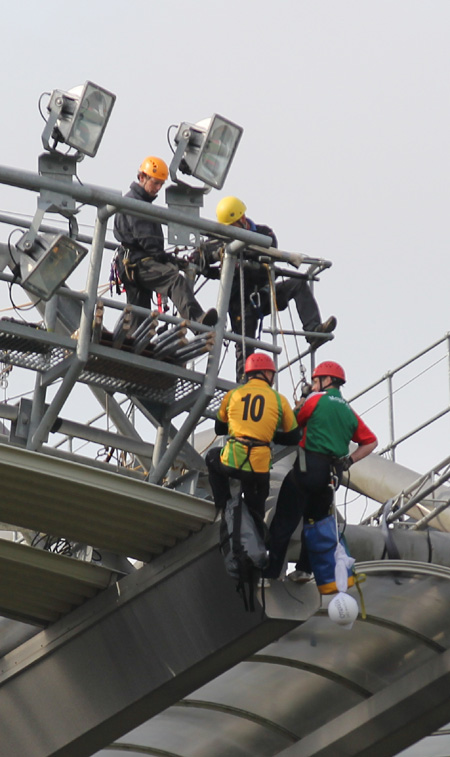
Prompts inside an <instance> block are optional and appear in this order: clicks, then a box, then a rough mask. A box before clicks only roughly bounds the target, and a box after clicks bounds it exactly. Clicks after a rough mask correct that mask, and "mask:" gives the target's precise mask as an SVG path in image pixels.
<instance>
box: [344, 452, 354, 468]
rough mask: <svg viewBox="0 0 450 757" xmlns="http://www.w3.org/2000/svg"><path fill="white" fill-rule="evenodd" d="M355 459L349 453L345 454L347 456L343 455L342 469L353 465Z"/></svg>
mask: <svg viewBox="0 0 450 757" xmlns="http://www.w3.org/2000/svg"><path fill="white" fill-rule="evenodd" d="M354 462H355V461H354V460H353V458H352V457H351V456H350V455H347V457H344V458H343V460H342V470H343V471H346V470H348V469H349V468H350V466H351V465H353V463H354Z"/></svg>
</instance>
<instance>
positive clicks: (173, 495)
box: [0, 445, 215, 561]
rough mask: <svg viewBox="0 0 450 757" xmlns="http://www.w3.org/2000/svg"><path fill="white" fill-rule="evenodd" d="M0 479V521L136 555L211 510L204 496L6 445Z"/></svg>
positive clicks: (168, 542)
mask: <svg viewBox="0 0 450 757" xmlns="http://www.w3.org/2000/svg"><path fill="white" fill-rule="evenodd" d="M0 480H1V482H2V499H1V502H0V521H1V522H3V523H7V524H11V525H12V526H16V527H18V528H25V529H32V530H35V531H40V532H43V533H49V534H53V535H54V536H61V537H65V538H67V539H70V540H74V541H78V542H82V543H85V544H89V545H91V546H95V547H97V548H99V549H102V548H103V549H107V550H109V551H111V552H114V553H116V554H120V555H125V556H126V557H133V558H136V559H139V560H144V561H148V560H150V559H151V558H152V557H153V556H154V555H157V554H161V553H162V552H163V551H164V550H165V549H167V548H168V547H172V546H174V545H175V544H176V543H177V542H179V541H181V540H184V539H186V538H187V537H188V536H189V534H191V533H193V532H196V531H199V530H200V529H201V528H202V526H203V525H204V524H205V523H211V522H212V521H213V520H214V517H215V508H214V505H213V504H212V503H210V502H206V501H205V500H201V499H197V498H196V497H192V496H189V495H187V494H180V493H179V492H175V491H173V490H171V489H165V488H162V487H160V486H155V485H153V484H148V483H145V482H142V481H136V480H133V479H129V478H126V479H124V478H123V477H121V476H119V475H118V474H115V473H110V472H107V471H102V470H97V469H94V468H88V467H87V466H83V465H80V464H78V463H74V462H71V461H67V460H60V459H55V458H51V457H49V456H47V455H43V454H40V453H37V452H30V451H28V450H24V449H21V448H18V447H11V446H9V445H0Z"/></svg>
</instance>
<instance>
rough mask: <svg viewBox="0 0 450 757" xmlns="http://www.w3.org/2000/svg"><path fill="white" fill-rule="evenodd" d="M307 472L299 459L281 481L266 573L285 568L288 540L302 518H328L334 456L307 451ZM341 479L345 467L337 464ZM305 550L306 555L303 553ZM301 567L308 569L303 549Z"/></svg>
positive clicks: (275, 573)
mask: <svg viewBox="0 0 450 757" xmlns="http://www.w3.org/2000/svg"><path fill="white" fill-rule="evenodd" d="M305 459H306V472H301V471H300V466H299V463H298V460H296V462H295V464H294V466H293V468H292V469H291V470H290V471H289V473H288V474H287V476H285V478H284V481H283V483H282V484H281V488H280V492H279V495H278V500H277V507H276V510H275V515H274V517H273V520H272V523H271V524H270V529H269V532H270V545H269V550H270V558H269V566H268V568H267V570H266V571H265V573H264V575H266V576H267V577H268V578H278V576H279V575H280V573H281V570H282V568H283V565H284V562H285V559H286V551H287V548H288V546H289V541H290V538H291V536H292V534H293V533H294V531H295V529H296V528H297V526H298V524H299V523H300V520H301V519H302V518H303V519H304V522H307V521H309V520H310V519H311V520H314V521H317V520H322V518H326V517H327V515H328V514H329V513H330V510H331V506H332V504H333V489H332V487H331V486H330V483H331V472H332V468H331V457H330V458H328V457H327V456H325V455H319V454H316V453H314V452H309V451H308V450H306V451H305ZM336 468H337V469H336V474H337V476H338V482H340V479H341V476H342V466H337V467H336ZM302 552H303V554H302ZM297 568H298V569H299V570H308V563H307V561H305V554H304V550H301V553H300V557H299V560H298V562H297Z"/></svg>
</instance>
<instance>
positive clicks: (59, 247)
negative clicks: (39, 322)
mask: <svg viewBox="0 0 450 757" xmlns="http://www.w3.org/2000/svg"><path fill="white" fill-rule="evenodd" d="M86 254H87V248H86V247H83V246H82V245H81V244H79V243H78V242H76V241H75V240H74V239H71V238H70V237H68V236H66V235H65V234H39V235H37V236H36V238H35V240H34V242H33V245H32V247H31V248H30V250H29V251H28V252H22V253H21V256H20V271H21V278H22V282H21V283H22V286H23V288H24V289H27V290H28V291H29V292H32V293H33V294H35V295H37V296H38V297H40V299H41V300H45V301H47V300H49V299H50V298H51V297H52V295H53V294H54V293H55V291H56V289H58V287H59V286H61V284H63V283H64V282H65V280H66V279H67V278H68V277H69V276H70V274H71V273H72V271H73V270H74V269H75V268H76V267H77V265H78V264H79V263H80V262H81V260H82V259H83V258H84V256H85V255H86Z"/></svg>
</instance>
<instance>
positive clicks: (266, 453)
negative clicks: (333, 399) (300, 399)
mask: <svg viewBox="0 0 450 757" xmlns="http://www.w3.org/2000/svg"><path fill="white" fill-rule="evenodd" d="M217 418H218V420H219V421H222V422H223V423H227V424H228V433H229V437H230V438H229V439H228V441H227V443H226V445H225V447H224V448H223V449H222V452H221V455H220V459H221V462H222V463H224V465H228V466H229V467H231V468H239V469H241V470H244V471H245V470H246V471H253V472H254V473H267V471H269V470H270V468H271V466H272V453H271V449H270V442H271V441H272V439H273V437H274V434H275V432H276V431H283V432H288V431H292V429H295V428H296V427H297V421H296V420H295V417H294V413H293V412H292V409H291V407H290V405H289V402H288V401H287V399H286V397H284V396H283V395H282V394H279V393H278V392H277V391H276V390H275V389H272V387H271V386H269V384H268V383H267V382H266V381H264V379H258V378H252V379H250V381H248V382H247V383H246V384H244V385H243V386H239V387H237V388H236V389H232V390H231V391H229V392H227V394H226V395H225V396H224V398H223V400H222V402H221V405H220V408H219V412H218V413H217Z"/></svg>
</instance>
